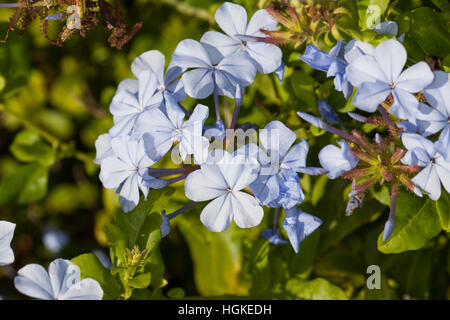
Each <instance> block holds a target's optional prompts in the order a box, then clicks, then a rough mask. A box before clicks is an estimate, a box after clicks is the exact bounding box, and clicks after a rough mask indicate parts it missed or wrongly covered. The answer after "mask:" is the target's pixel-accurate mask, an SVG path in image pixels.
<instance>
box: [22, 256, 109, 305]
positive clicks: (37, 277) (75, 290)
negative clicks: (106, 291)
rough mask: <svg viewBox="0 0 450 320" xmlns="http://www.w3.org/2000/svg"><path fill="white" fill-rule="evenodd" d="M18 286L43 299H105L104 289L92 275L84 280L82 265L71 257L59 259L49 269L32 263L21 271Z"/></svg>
mask: <svg viewBox="0 0 450 320" xmlns="http://www.w3.org/2000/svg"><path fill="white" fill-rule="evenodd" d="M14 285H15V286H16V289H17V290H18V291H19V292H20V293H22V294H24V295H27V296H29V297H32V298H37V299H41V300H101V299H102V298H103V290H102V288H101V286H100V284H99V283H98V282H97V281H96V280H94V279H91V278H85V279H83V280H81V281H80V268H78V266H77V265H76V264H74V263H72V262H70V261H69V260H64V259H56V260H54V261H53V262H52V263H50V265H49V267H48V272H47V271H46V270H45V269H44V268H43V267H42V266H40V265H38V264H29V265H26V266H25V267H23V268H22V269H20V270H19V271H18V272H17V276H16V277H15V278H14Z"/></svg>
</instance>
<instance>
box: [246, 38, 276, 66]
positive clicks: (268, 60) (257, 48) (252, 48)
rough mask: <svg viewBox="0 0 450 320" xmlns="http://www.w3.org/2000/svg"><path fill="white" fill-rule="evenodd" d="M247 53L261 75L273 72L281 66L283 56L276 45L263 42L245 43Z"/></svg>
mask: <svg viewBox="0 0 450 320" xmlns="http://www.w3.org/2000/svg"><path fill="white" fill-rule="evenodd" d="M247 52H248V54H249V55H250V57H252V58H253V60H254V62H255V64H256V68H257V69H258V71H259V72H261V73H264V74H267V73H272V72H275V71H276V70H277V69H278V67H279V66H280V65H281V62H282V61H281V58H282V56H283V54H282V52H281V49H280V48H278V47H277V46H276V45H273V44H270V43H265V42H247Z"/></svg>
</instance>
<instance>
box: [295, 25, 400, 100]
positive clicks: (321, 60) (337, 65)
mask: <svg viewBox="0 0 450 320" xmlns="http://www.w3.org/2000/svg"><path fill="white" fill-rule="evenodd" d="M372 28H373V30H375V32H377V33H378V34H380V35H382V34H392V35H394V36H396V35H397V33H398V25H397V24H396V23H395V22H393V21H385V22H383V23H380V24H378V25H374V26H372ZM401 38H402V37H401ZM374 53H375V48H374V47H373V46H372V45H370V44H368V43H365V42H362V41H359V40H355V39H353V40H350V41H349V42H348V43H347V42H345V41H338V43H337V44H336V46H334V47H333V48H332V49H331V50H330V52H329V53H327V52H325V51H322V50H319V49H317V48H316V47H315V46H314V45H312V44H310V45H308V46H307V47H306V51H305V54H304V55H302V56H300V59H301V60H302V61H303V62H306V63H307V64H308V65H309V66H310V67H312V68H314V69H317V70H320V71H323V72H326V73H327V77H334V86H335V89H336V90H337V91H342V93H343V94H344V97H345V98H346V99H348V98H349V97H350V96H351V95H352V93H353V84H352V83H351V81H350V79H349V78H348V75H347V74H348V70H347V67H348V65H349V64H351V63H353V62H354V61H355V60H356V59H357V58H359V57H361V56H366V55H368V56H374Z"/></svg>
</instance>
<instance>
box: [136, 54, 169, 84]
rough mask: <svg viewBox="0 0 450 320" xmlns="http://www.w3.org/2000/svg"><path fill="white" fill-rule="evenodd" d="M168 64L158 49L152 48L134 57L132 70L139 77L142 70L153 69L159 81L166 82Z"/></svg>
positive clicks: (160, 82)
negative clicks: (165, 73)
mask: <svg viewBox="0 0 450 320" xmlns="http://www.w3.org/2000/svg"><path fill="white" fill-rule="evenodd" d="M165 64H166V58H165V57H164V55H163V54H162V53H161V52H159V51H158V50H150V51H147V52H144V53H143V54H141V55H140V56H139V57H137V58H136V59H134V61H133V63H132V64H131V71H132V72H133V74H134V75H135V76H136V78H139V74H140V73H141V72H142V71H147V70H149V71H151V72H153V73H154V74H155V76H156V79H157V80H158V83H159V84H160V85H161V84H162V85H163V84H164V67H165Z"/></svg>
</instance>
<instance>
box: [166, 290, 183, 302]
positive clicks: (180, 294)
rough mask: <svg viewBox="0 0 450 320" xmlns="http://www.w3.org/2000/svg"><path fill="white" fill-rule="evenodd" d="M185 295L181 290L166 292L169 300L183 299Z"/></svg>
mask: <svg viewBox="0 0 450 320" xmlns="http://www.w3.org/2000/svg"><path fill="white" fill-rule="evenodd" d="M185 295H186V292H184V290H183V288H178V287H177V288H172V289H170V290H169V292H167V296H168V297H169V298H171V299H183V298H184V296H185Z"/></svg>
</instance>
